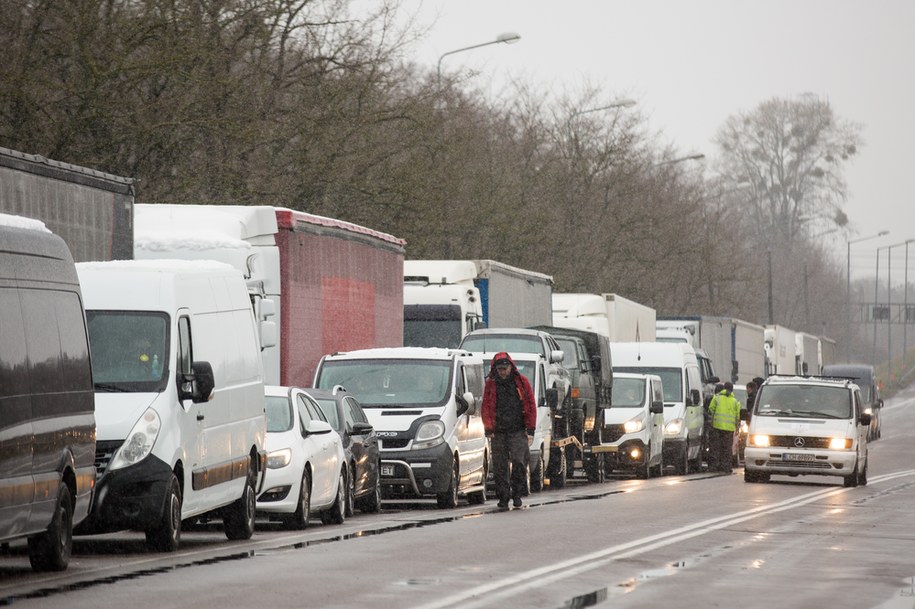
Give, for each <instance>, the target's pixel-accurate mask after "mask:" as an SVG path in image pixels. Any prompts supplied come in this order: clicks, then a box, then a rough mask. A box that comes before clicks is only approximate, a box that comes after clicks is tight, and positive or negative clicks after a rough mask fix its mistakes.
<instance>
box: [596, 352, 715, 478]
mask: <svg viewBox="0 0 915 609" xmlns="http://www.w3.org/2000/svg"><path fill="white" fill-rule="evenodd" d="M610 353H611V354H612V355H613V373H614V375H615V374H616V373H617V372H636V373H639V374H656V375H658V376H659V377H661V383H662V384H663V386H664V457H663V458H664V463H665V464H670V465H673V466H674V469H675V470H676V472H677V473H678V474H688V473H689V472H690V468H692V469H693V470H694V471H699V470H700V469H701V467H702V434H703V433H704V429H703V428H704V424H705V413H704V412H703V408H702V379H701V377H700V374H699V363H698V361H697V360H696V352H695V351H694V350H693V348H692V347H690V346H689V345H687V344H685V343H610Z"/></svg>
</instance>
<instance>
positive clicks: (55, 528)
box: [28, 482, 73, 571]
mask: <svg viewBox="0 0 915 609" xmlns="http://www.w3.org/2000/svg"><path fill="white" fill-rule="evenodd" d="M28 544H29V563H31V565H32V569H33V570H35V571H63V570H64V569H66V568H67V564H69V562H70V553H71V552H72V551H73V502H72V500H71V499H70V487H69V486H67V485H66V484H65V483H64V482H61V483H60V487H59V488H58V489H57V505H56V506H55V507H54V515H53V516H52V518H51V523H50V524H49V525H48V528H47V529H46V530H45V532H44V533H41V534H39V535H33V536H32V537H29V541H28Z"/></svg>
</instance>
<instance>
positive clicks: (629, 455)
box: [600, 372, 664, 479]
mask: <svg viewBox="0 0 915 609" xmlns="http://www.w3.org/2000/svg"><path fill="white" fill-rule="evenodd" d="M611 403H612V406H611V407H610V408H606V409H604V421H603V423H604V424H603V430H602V432H603V437H602V438H601V445H600V451H601V452H603V453H604V466H605V467H606V469H607V473H608V474H609V473H612V472H613V471H614V470H623V471H626V472H630V473H632V474H634V475H635V476H636V477H638V478H645V479H648V478H650V477H651V474H652V473H656V474H657V475H658V476H660V475H662V474H663V473H664V389H663V385H662V383H661V377H660V376H658V375H656V374H633V373H631V372H614V373H613V396H612V401H611Z"/></svg>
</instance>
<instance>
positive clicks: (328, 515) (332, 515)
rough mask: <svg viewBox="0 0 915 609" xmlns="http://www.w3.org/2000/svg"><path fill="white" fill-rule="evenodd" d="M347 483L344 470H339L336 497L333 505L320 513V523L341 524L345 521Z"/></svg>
mask: <svg viewBox="0 0 915 609" xmlns="http://www.w3.org/2000/svg"><path fill="white" fill-rule="evenodd" d="M348 488H349V483H348V482H347V480H346V470H344V469H341V470H340V479H339V480H337V497H336V498H335V499H334V503H333V505H331V506H330V509H329V510H327V511H326V512H321V522H323V523H324V524H343V522H344V521H345V520H346V496H347V494H349V491H348V490H347V489H348Z"/></svg>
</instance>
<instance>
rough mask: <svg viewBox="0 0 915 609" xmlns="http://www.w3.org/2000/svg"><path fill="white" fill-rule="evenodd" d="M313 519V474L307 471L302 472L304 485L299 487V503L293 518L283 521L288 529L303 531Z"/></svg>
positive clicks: (288, 517)
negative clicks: (309, 520)
mask: <svg viewBox="0 0 915 609" xmlns="http://www.w3.org/2000/svg"><path fill="white" fill-rule="evenodd" d="M309 518H311V473H309V471H308V470H307V469H306V470H305V471H303V472H302V483H301V484H300V486H299V502H298V504H297V505H296V508H295V512H293V514H292V516H287V517H286V518H284V519H283V524H284V526H285V527H286V528H287V529H290V530H294V531H301V530H302V529H304V528H305V527H307V526H308V519H309Z"/></svg>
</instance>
